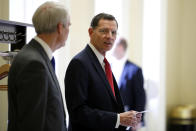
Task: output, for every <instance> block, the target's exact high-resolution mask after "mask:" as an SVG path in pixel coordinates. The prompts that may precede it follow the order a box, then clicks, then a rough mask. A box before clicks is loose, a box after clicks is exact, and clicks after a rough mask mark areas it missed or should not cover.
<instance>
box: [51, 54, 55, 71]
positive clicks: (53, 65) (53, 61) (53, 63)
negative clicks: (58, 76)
mask: <svg viewBox="0 0 196 131" xmlns="http://www.w3.org/2000/svg"><path fill="white" fill-rule="evenodd" d="M51 64H52V67H53V69H54V70H55V59H54V56H53V57H52V59H51Z"/></svg>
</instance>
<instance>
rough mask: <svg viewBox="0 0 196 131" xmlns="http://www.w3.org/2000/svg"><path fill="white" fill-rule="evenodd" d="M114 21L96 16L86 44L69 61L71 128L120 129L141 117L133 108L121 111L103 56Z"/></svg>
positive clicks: (67, 89)
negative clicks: (88, 41)
mask: <svg viewBox="0 0 196 131" xmlns="http://www.w3.org/2000/svg"><path fill="white" fill-rule="evenodd" d="M117 29H118V23H117V21H116V19H115V17H113V16H112V15H110V14H105V13H100V14H98V15H96V16H95V17H94V18H93V19H92V21H91V26H90V28H89V30H88V33H89V36H90V43H89V44H88V45H87V46H86V47H85V49H84V50H82V51H81V52H80V53H79V54H77V55H76V56H75V57H74V58H73V59H72V60H71V62H70V64H69V66H68V68H67V71H66V75H65V97H66V103H67V107H68V112H69V120H70V127H71V130H72V131H79V130H84V131H124V130H125V129H126V127H127V126H132V127H133V128H134V127H136V126H137V124H138V122H140V120H141V114H137V112H136V111H127V112H124V108H123V103H122V100H121V96H120V93H119V90H118V86H117V83H116V80H115V78H114V77H113V74H112V72H111V68H110V65H109V63H108V62H107V59H106V58H105V55H106V52H107V51H109V50H110V49H111V48H112V46H113V44H114V41H115V40H116V34H117Z"/></svg>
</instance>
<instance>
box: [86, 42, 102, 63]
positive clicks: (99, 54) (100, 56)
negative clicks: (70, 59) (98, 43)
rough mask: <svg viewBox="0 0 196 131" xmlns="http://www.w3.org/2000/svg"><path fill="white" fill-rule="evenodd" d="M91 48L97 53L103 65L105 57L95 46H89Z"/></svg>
mask: <svg viewBox="0 0 196 131" xmlns="http://www.w3.org/2000/svg"><path fill="white" fill-rule="evenodd" d="M88 45H89V46H90V48H91V49H92V50H93V52H94V53H95V55H96V56H97V58H98V60H99V63H100V64H101V65H103V60H104V56H103V55H102V54H101V53H100V52H99V51H98V50H97V49H96V48H95V47H94V45H93V44H91V43H90V44H88Z"/></svg>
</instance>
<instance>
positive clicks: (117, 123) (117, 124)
mask: <svg viewBox="0 0 196 131" xmlns="http://www.w3.org/2000/svg"><path fill="white" fill-rule="evenodd" d="M119 125H120V114H117V121H116V126H115V128H118V127H119Z"/></svg>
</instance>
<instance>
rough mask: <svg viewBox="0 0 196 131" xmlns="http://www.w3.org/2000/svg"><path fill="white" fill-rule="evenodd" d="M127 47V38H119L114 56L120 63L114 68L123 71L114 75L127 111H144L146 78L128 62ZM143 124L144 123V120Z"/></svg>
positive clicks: (137, 67) (135, 66)
mask: <svg viewBox="0 0 196 131" xmlns="http://www.w3.org/2000/svg"><path fill="white" fill-rule="evenodd" d="M127 46H128V44H127V41H126V39H125V38H119V40H117V43H116V47H115V49H114V56H115V58H116V59H117V61H118V62H117V63H116V64H114V63H113V64H112V68H115V67H118V68H119V69H121V70H122V71H120V70H118V71H116V72H115V73H114V75H115V77H116V78H117V80H118V82H117V83H118V85H119V90H120V94H121V96H122V101H123V103H124V108H125V111H129V110H135V111H143V110H145V104H146V94H145V90H144V87H143V86H144V78H143V74H142V69H141V68H140V67H139V66H137V65H136V64H134V63H132V62H131V61H129V60H127V57H126V55H125V54H126V50H127ZM114 66H115V67H114ZM121 67H122V68H121ZM114 71H115V70H114ZM143 116H144V115H143ZM142 122H144V120H143V119H142ZM141 124H143V123H140V125H141ZM138 128H139V127H138Z"/></svg>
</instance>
